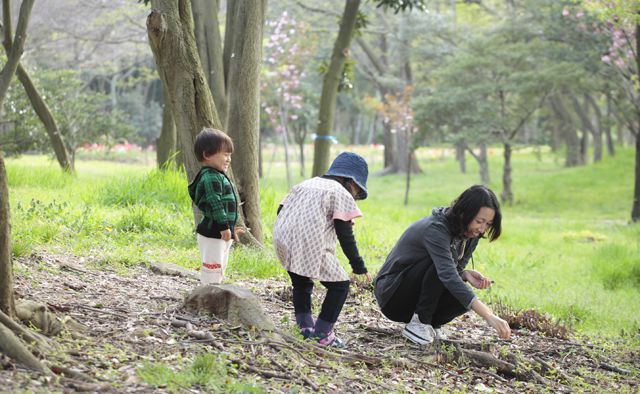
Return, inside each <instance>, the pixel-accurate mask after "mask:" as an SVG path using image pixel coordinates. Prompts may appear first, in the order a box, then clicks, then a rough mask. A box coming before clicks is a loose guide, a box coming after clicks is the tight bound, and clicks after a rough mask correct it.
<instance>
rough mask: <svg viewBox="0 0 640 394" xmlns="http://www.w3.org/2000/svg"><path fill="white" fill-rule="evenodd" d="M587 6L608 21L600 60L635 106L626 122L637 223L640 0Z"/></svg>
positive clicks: (593, 1)
mask: <svg viewBox="0 0 640 394" xmlns="http://www.w3.org/2000/svg"><path fill="white" fill-rule="evenodd" d="M585 6H586V7H587V9H589V10H591V11H593V12H596V13H597V14H599V15H600V16H601V18H602V19H603V20H604V21H606V22H607V26H608V33H609V35H610V37H611V45H610V46H609V49H608V51H607V52H606V53H604V54H603V55H602V59H601V60H602V61H603V62H605V63H606V64H609V65H611V67H613V68H614V69H615V70H616V71H617V72H618V73H619V75H620V76H621V80H622V83H623V85H624V90H625V93H626V95H627V98H628V99H629V102H630V103H631V105H632V106H633V115H632V116H630V117H626V118H625V121H626V123H627V125H628V126H629V130H631V133H632V134H633V135H634V137H635V145H636V155H635V156H636V157H635V182H634V192H633V206H632V209H631V220H632V221H633V222H637V221H640V78H639V76H640V0H587V1H585Z"/></svg>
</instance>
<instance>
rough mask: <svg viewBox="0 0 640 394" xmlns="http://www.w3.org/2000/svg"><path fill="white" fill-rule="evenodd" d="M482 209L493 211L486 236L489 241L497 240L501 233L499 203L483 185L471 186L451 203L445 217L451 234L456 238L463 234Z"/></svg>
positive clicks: (493, 194)
mask: <svg viewBox="0 0 640 394" xmlns="http://www.w3.org/2000/svg"><path fill="white" fill-rule="evenodd" d="M482 207H487V208H491V209H493V210H494V211H495V216H494V218H493V222H492V224H491V226H490V227H489V231H488V235H489V241H495V240H496V239H498V237H500V233H501V232H502V212H501V211H500V203H499V202H498V198H497V197H496V195H495V193H493V191H491V189H489V188H488V187H486V186H483V185H474V186H471V187H470V188H468V189H467V190H465V191H464V192H462V194H461V195H460V196H459V197H458V198H457V199H456V200H454V201H453V202H452V203H451V206H450V207H449V210H448V212H447V214H446V217H447V221H448V223H449V228H450V229H451V232H452V234H454V235H456V236H461V235H462V234H464V232H465V231H466V229H467V226H469V223H471V221H472V220H473V219H474V218H475V217H476V215H477V214H478V212H479V211H480V208H482Z"/></svg>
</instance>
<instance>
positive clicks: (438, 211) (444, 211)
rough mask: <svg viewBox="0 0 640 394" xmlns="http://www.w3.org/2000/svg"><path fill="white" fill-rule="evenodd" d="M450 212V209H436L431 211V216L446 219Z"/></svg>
mask: <svg viewBox="0 0 640 394" xmlns="http://www.w3.org/2000/svg"><path fill="white" fill-rule="evenodd" d="M448 210H449V207H436V208H433V209H432V210H431V214H432V215H433V216H436V217H437V218H438V219H444V217H445V215H446V214H447V211H448Z"/></svg>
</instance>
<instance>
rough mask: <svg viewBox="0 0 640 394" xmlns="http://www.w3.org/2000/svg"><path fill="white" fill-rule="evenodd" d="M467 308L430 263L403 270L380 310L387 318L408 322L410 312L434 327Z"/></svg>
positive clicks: (447, 321) (445, 322)
mask: <svg viewBox="0 0 640 394" xmlns="http://www.w3.org/2000/svg"><path fill="white" fill-rule="evenodd" d="M466 311H467V309H466V308H465V307H464V306H463V305H462V304H461V303H460V301H458V300H457V299H456V298H455V297H454V296H453V295H452V294H451V293H450V292H449V290H447V289H446V288H445V287H444V285H443V284H442V282H441V281H440V279H439V278H438V273H437V272H436V267H435V266H434V265H433V264H432V265H430V266H429V267H428V268H427V265H426V264H416V265H414V266H413V267H412V268H411V269H409V270H408V271H406V272H404V273H403V279H402V283H401V284H400V286H398V289H397V290H396V291H395V293H393V296H392V297H391V298H390V299H389V301H388V302H387V304H386V305H385V306H384V307H383V308H382V313H383V314H384V315H385V316H386V317H388V318H389V319H391V320H393V321H397V322H403V323H408V322H409V321H410V320H411V317H412V316H413V314H414V313H417V314H418V317H419V318H420V321H421V322H422V323H425V324H431V325H432V326H433V327H435V328H438V327H440V326H442V325H444V324H447V323H449V322H450V321H451V320H453V319H455V318H456V317H458V316H460V315H462V314H464V313H465V312H466Z"/></svg>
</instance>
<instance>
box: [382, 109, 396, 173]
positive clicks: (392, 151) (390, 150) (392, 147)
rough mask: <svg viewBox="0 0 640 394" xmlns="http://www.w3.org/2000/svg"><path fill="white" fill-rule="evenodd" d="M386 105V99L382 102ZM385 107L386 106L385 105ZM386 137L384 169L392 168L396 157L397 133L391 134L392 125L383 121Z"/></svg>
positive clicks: (384, 138) (384, 141)
mask: <svg viewBox="0 0 640 394" xmlns="http://www.w3.org/2000/svg"><path fill="white" fill-rule="evenodd" d="M382 101H383V103H385V101H386V99H383V100H382ZM383 105H384V104H383ZM382 128H383V130H384V136H383V141H382V143H383V144H384V168H392V167H393V163H394V162H395V157H396V142H397V138H396V137H397V135H396V133H393V132H391V125H390V124H389V123H388V122H385V121H384V120H383V121H382Z"/></svg>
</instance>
